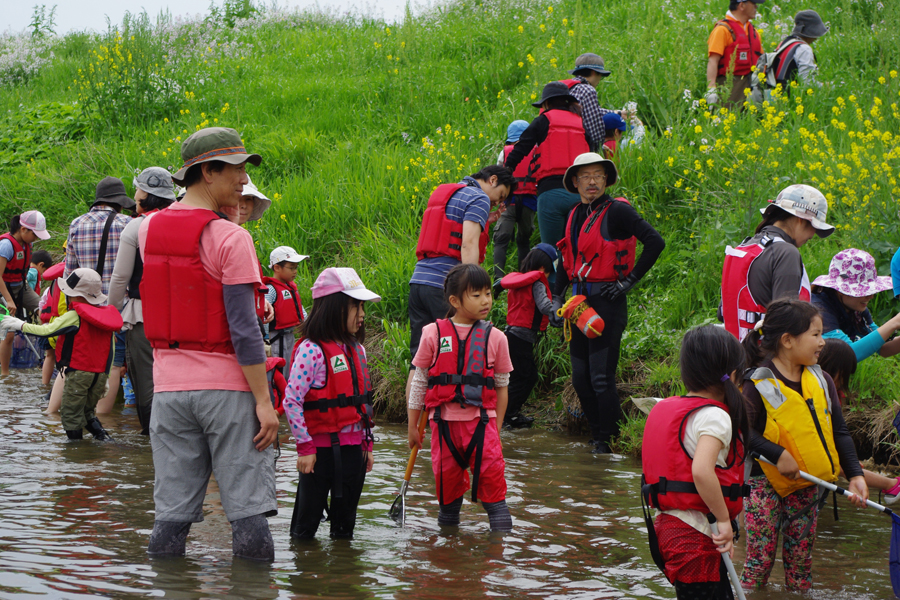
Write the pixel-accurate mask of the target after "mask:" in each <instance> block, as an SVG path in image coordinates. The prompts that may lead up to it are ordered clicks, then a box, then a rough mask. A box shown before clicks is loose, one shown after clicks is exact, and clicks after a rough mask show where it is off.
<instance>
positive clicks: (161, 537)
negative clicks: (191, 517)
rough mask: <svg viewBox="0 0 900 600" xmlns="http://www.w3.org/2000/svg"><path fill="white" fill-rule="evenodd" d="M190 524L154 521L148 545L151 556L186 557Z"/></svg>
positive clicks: (148, 552)
mask: <svg viewBox="0 0 900 600" xmlns="http://www.w3.org/2000/svg"><path fill="white" fill-rule="evenodd" d="M190 530H191V524H190V523H183V522H178V521H154V522H153V533H151V534H150V542H149V543H148V544H147V554H149V555H150V556H184V549H185V545H186V543H187V534H188V532H189V531H190Z"/></svg>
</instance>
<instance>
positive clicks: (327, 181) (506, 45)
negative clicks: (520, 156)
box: [0, 0, 900, 449]
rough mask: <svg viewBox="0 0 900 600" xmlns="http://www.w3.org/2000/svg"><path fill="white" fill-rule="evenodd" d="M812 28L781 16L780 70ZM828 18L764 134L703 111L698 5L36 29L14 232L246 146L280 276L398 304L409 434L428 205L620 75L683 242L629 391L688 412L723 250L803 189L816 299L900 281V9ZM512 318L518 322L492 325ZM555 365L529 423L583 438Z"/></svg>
mask: <svg viewBox="0 0 900 600" xmlns="http://www.w3.org/2000/svg"><path fill="white" fill-rule="evenodd" d="M722 4H723V5H724V4H725V3H724V2H723V3H722ZM802 8H807V6H806V5H801V3H800V2H798V1H797V0H780V1H776V2H774V3H766V4H765V5H762V11H761V15H760V18H759V19H758V21H759V23H758V25H759V26H760V28H761V29H762V30H763V39H764V42H765V44H766V46H767V47H768V46H772V45H774V44H775V43H776V42H777V41H778V40H779V39H780V38H781V37H782V36H783V35H784V34H785V33H786V32H787V31H788V30H789V29H790V21H791V17H792V15H793V13H794V12H796V11H797V10H799V9H802ZM817 9H818V10H819V11H820V13H821V14H822V16H823V18H824V20H825V21H826V22H829V23H830V25H831V28H832V29H831V32H830V33H829V34H827V35H826V36H825V37H824V38H823V39H821V40H820V41H819V42H817V43H816V46H815V50H816V54H817V57H818V60H819V63H820V65H821V79H822V81H824V82H825V85H824V86H823V87H821V88H813V89H796V90H793V92H792V94H791V96H790V98H783V99H779V100H776V101H775V102H774V104H773V105H772V106H769V107H767V108H765V109H763V110H757V111H755V112H750V113H745V114H741V115H734V114H727V113H722V112H720V113H711V112H710V111H708V110H707V109H706V107H705V106H704V104H703V103H702V102H699V103H698V102H696V101H695V100H694V99H696V98H700V97H702V92H703V88H704V87H705V84H704V81H703V73H704V64H705V40H706V36H707V34H708V31H709V29H710V27H711V26H712V24H713V23H714V22H715V20H716V19H717V18H721V14H720V10H721V11H722V12H724V6H723V7H719V6H718V5H716V6H713V8H710V7H709V6H708V4H707V3H706V2H701V1H700V0H686V1H685V2H681V3H679V4H678V6H675V5H673V3H671V2H669V0H648V1H647V2H644V3H638V4H635V3H633V2H627V1H626V0H609V1H606V2H603V3H593V2H588V1H586V0H565V1H562V2H552V3H551V2H535V1H530V0H497V1H490V2H473V1H471V0H462V1H457V2H452V3H450V4H447V5H445V6H443V7H441V8H436V9H433V10H431V11H429V12H427V13H425V14H422V15H418V16H415V17H413V16H407V18H406V19H404V20H403V22H402V23H397V24H386V23H384V22H382V21H381V20H379V19H375V18H370V17H363V16H347V15H337V14H332V15H328V14H321V13H293V12H285V11H276V10H268V11H262V12H260V11H256V10H253V9H252V7H251V6H250V5H248V4H246V3H245V2H241V1H230V2H227V3H226V7H225V8H224V9H222V10H220V11H219V12H218V13H217V14H215V15H210V16H209V17H208V18H207V19H205V20H198V21H191V22H184V21H178V20H173V19H169V18H160V19H155V18H151V17H148V16H146V15H136V16H133V17H129V18H127V19H126V20H125V22H124V23H123V24H120V25H118V26H117V27H116V28H114V29H112V30H110V31H109V32H108V33H106V34H102V35H89V34H78V33H76V34H69V35H67V36H65V37H54V36H52V35H48V34H47V33H46V31H41V30H40V27H37V28H36V35H34V36H33V35H32V33H31V32H27V33H26V34H24V35H19V36H9V35H7V36H5V37H3V38H2V39H0V82H2V84H0V209H2V210H0V215H2V216H3V218H4V219H5V218H8V217H10V216H11V215H13V214H15V213H16V212H20V211H21V210H26V209H28V208H32V207H38V208H40V209H41V210H42V211H43V212H44V213H45V214H46V215H47V217H48V219H49V221H50V227H51V229H52V230H53V231H54V234H55V235H54V238H53V240H51V242H48V244H49V245H51V246H53V247H59V246H61V243H62V240H63V239H64V237H65V232H66V224H67V222H68V221H69V220H70V219H71V218H72V217H74V216H75V215H77V214H79V213H80V212H82V211H84V210H85V209H86V207H87V206H88V205H89V203H90V200H91V199H92V198H93V191H94V186H95V184H96V182H97V181H98V180H99V179H100V178H102V177H103V176H104V175H107V174H109V175H115V176H117V177H121V178H123V179H124V180H125V182H126V186H128V187H129V189H130V187H131V186H130V182H131V177H132V173H133V172H134V171H135V170H139V169H142V168H144V167H146V166H149V165H162V166H169V167H174V168H176V169H177V167H178V166H179V165H180V157H179V146H180V142H181V141H182V140H183V139H184V138H185V137H186V136H187V135H189V134H190V133H191V132H193V131H195V130H196V129H197V128H200V127H205V126H213V125H225V126H230V127H235V128H237V129H238V130H239V131H240V132H241V133H242V135H243V137H244V141H245V143H246V144H247V146H248V147H249V148H251V149H252V150H253V151H255V152H259V153H260V154H262V155H263V157H264V162H263V164H262V166H261V167H259V168H257V169H253V170H252V171H251V177H253V179H254V181H255V183H257V184H258V185H259V186H260V188H261V189H262V190H263V191H265V192H266V193H267V194H268V195H269V196H270V197H272V198H273V199H274V203H273V206H272V208H271V209H270V210H269V211H268V213H267V215H266V217H265V219H264V220H263V221H262V222H260V223H259V224H256V225H253V226H252V227H251V228H250V231H251V232H252V233H253V235H254V238H255V239H256V240H257V243H258V245H259V252H260V255H261V256H263V257H267V256H268V253H269V251H270V250H271V249H272V248H273V247H275V246H277V245H280V244H291V245H294V246H295V247H296V248H297V249H298V250H299V251H301V252H303V253H305V254H310V255H311V256H312V257H311V258H310V260H308V261H307V262H305V263H303V265H302V266H301V270H300V275H299V282H298V283H299V284H300V287H301V290H304V289H306V288H308V286H309V285H310V284H311V283H312V281H313V279H314V277H315V274H316V273H318V272H319V270H321V269H322V268H324V267H326V266H330V265H346V266H352V267H354V268H356V269H357V270H358V271H359V272H360V274H361V275H362V276H363V278H364V280H365V281H366V283H367V285H369V287H371V288H372V289H374V290H376V291H378V292H379V293H381V294H382V295H383V297H384V301H383V302H382V303H380V304H378V305H375V306H373V307H371V310H370V315H371V321H372V326H371V329H372V330H373V331H374V332H377V335H375V336H373V339H372V343H370V344H369V349H370V352H371V353H372V354H373V355H374V357H375V361H374V362H375V373H376V379H377V383H378V386H379V390H380V392H381V394H380V396H379V397H380V402H381V411H382V413H383V414H385V415H386V416H389V417H393V416H400V415H402V413H403V408H402V398H401V397H402V382H403V381H404V378H405V366H404V365H405V363H406V361H408V359H409V356H408V350H407V347H406V343H407V339H408V325H407V323H406V295H407V290H408V288H407V282H408V279H409V276H410V274H411V272H412V269H413V266H414V263H415V256H414V252H413V248H414V245H415V239H416V235H417V231H418V226H419V223H420V218H421V213H422V210H423V209H424V206H425V203H426V201H427V198H428V195H429V193H430V191H431V190H432V189H433V188H434V187H435V186H436V185H437V184H439V183H441V182H444V181H456V180H458V179H459V178H460V177H461V176H462V175H464V174H468V173H471V172H473V171H475V170H477V169H478V168H479V167H480V166H481V165H484V164H487V163H489V162H492V161H493V160H495V157H496V155H497V152H498V151H499V149H500V147H501V145H502V141H503V139H504V133H505V128H506V125H507V124H508V123H509V122H510V121H512V120H513V119H516V118H524V119H526V120H530V119H531V118H533V116H534V115H535V112H536V111H535V110H534V109H533V108H531V106H530V103H531V102H532V101H533V99H534V98H535V97H536V96H537V95H539V94H540V89H541V87H542V86H543V84H544V83H546V82H547V81H549V80H552V79H560V78H563V77H564V76H566V72H565V69H568V68H570V65H571V63H573V61H574V58H575V57H576V56H577V55H578V54H580V53H581V52H583V51H588V50H590V51H596V52H599V53H600V54H601V55H603V57H604V58H605V59H606V61H607V66H608V67H609V68H610V69H611V70H612V71H613V75H612V76H611V77H610V78H608V79H607V80H605V81H604V82H603V83H602V84H601V85H600V88H599V93H600V97H601V101H602V103H603V104H604V105H605V106H608V107H612V108H621V107H623V106H625V104H626V103H628V102H636V103H637V106H638V111H639V115H640V117H641V118H642V119H643V121H644V123H645V124H646V125H647V126H648V139H647V140H646V142H645V143H644V145H643V146H641V147H640V148H636V149H633V150H631V151H630V152H628V153H623V154H622V155H621V156H620V158H619V159H618V160H619V167H620V170H621V173H622V177H621V183H619V184H618V186H617V187H616V188H615V190H614V191H615V192H616V193H617V194H621V195H625V196H627V197H629V198H630V199H631V200H632V202H633V203H634V204H635V206H636V207H637V208H638V210H640V211H641V212H642V213H643V215H644V216H645V218H647V220H649V221H650V222H651V223H653V224H654V225H655V226H656V227H657V228H658V229H659V230H660V231H661V233H662V234H663V235H664V237H665V238H666V242H667V249H666V251H665V253H664V254H663V256H662V257H661V258H660V260H659V262H658V263H657V265H656V266H655V267H654V269H653V270H652V271H651V272H650V274H649V275H648V276H647V277H646V278H645V280H644V281H643V282H642V283H641V285H640V286H639V287H638V288H637V289H636V290H634V292H633V293H632V298H631V301H630V307H631V317H632V318H631V320H630V324H629V329H628V331H627V332H626V335H625V338H624V341H623V357H622V361H621V364H620V379H621V381H623V384H622V386H621V388H620V391H621V392H622V394H623V397H624V396H630V395H634V396H645V395H665V394H668V393H671V392H673V391H675V390H676V389H677V387H678V384H677V381H678V372H677V366H676V365H677V360H676V356H675V354H676V352H677V347H678V343H679V341H680V338H681V334H682V332H683V331H684V330H685V329H686V328H687V327H690V326H692V325H696V324H699V323H705V322H711V321H713V320H714V315H715V306H716V305H717V303H718V285H719V277H720V273H721V264H722V256H723V250H724V246H725V244H727V243H735V242H738V241H740V239H741V238H742V237H743V236H745V235H747V234H748V233H749V232H750V231H751V230H752V228H753V227H754V226H755V224H756V223H757V222H758V219H759V217H758V214H757V213H756V209H757V208H759V207H760V206H762V205H763V204H764V202H765V200H766V199H769V198H772V197H774V195H775V194H776V193H777V191H778V190H779V189H781V188H782V187H784V186H786V185H788V184H789V183H809V184H811V185H815V186H817V187H819V188H820V189H821V190H822V191H823V192H824V193H826V194H827V196H828V198H829V201H830V203H831V210H830V212H829V216H828V220H829V222H833V223H835V224H837V225H838V231H837V232H836V233H835V234H834V235H832V236H831V237H830V238H828V239H827V240H824V241H822V240H814V241H813V242H811V243H810V244H809V245H807V246H806V247H804V248H803V255H804V260H805V262H806V264H807V268H808V269H809V272H810V275H811V276H812V277H815V276H816V275H819V274H821V273H823V272H825V270H826V269H827V266H828V262H829V260H830V258H831V256H833V254H834V253H835V252H836V251H838V250H840V249H841V248H845V247H850V246H856V247H860V248H865V249H867V250H868V251H869V252H871V253H872V254H873V255H875V257H876V260H877V262H878V265H879V268H880V269H881V271H882V272H883V273H887V267H888V261H889V259H890V256H891V253H892V252H893V250H895V249H896V247H897V245H898V243H900V228H898V218H897V217H898V205H897V198H898V197H900V184H898V182H897V167H898V159H900V138H898V137H897V136H896V135H895V133H894V132H897V131H898V129H900V109H898V102H900V95H898V94H900V78H898V74H897V71H896V70H894V69H896V68H897V67H896V65H897V63H898V50H897V48H900V34H898V33H897V30H896V29H895V28H894V29H892V28H891V27H889V26H888V24H889V23H896V22H898V21H900V6H898V5H897V3H880V2H873V1H868V0H822V1H821V2H819V3H818V5H817ZM44 24H45V25H47V23H46V22H45V23H44ZM64 25H65V24H60V26H61V27H64ZM45 29H46V28H45ZM489 260H490V259H489ZM486 266H489V265H486ZM305 296H306V300H307V301H309V297H308V293H305ZM504 309H505V300H502V299H501V301H499V302H497V303H496V305H495V310H494V312H493V314H492V318H493V320H494V322H495V323H498V324H502V323H503V313H504ZM872 309H873V313H874V314H875V317H876V321H878V322H881V321H882V320H884V319H885V318H886V317H888V316H889V315H891V314H893V312H895V311H896V310H897V309H898V306H897V304H896V303H895V302H893V301H892V300H890V299H889V298H888V294H887V293H885V294H882V295H881V296H880V297H879V298H877V299H876V301H874V302H873V303H872ZM538 352H539V354H540V360H539V366H540V369H541V373H542V380H541V383H540V387H539V390H538V395H537V397H538V398H540V399H541V400H532V403H533V404H534V405H535V406H537V405H540V406H541V414H542V415H544V416H545V417H546V419H548V420H553V421H560V420H564V419H561V418H560V415H563V414H565V412H566V411H565V410H564V408H565V406H566V405H567V404H568V401H567V400H566V398H571V390H568V392H566V389H565V382H566V379H567V375H568V362H567V358H568V357H567V353H566V351H565V346H564V344H563V342H562V340H561V338H560V335H559V334H558V333H556V332H554V333H552V334H551V335H548V336H547V337H546V338H545V339H544V340H543V341H542V342H541V343H540V344H539V346H538ZM896 372H897V369H896V368H895V362H894V360H893V359H882V358H880V357H874V358H871V359H869V360H867V361H866V362H865V363H864V364H862V365H861V366H860V369H859V371H858V373H857V375H856V376H855V378H854V380H853V382H852V385H853V390H854V393H855V396H856V399H855V400H854V403H853V405H852V407H851V410H854V411H855V410H857V407H859V409H860V410H872V411H879V410H883V409H885V408H886V407H888V406H889V405H890V404H891V403H892V402H893V399H894V398H896V397H897V395H898V392H900V381H898V378H897V375H896ZM632 430H634V431H637V432H638V433H639V431H640V426H639V423H637V422H636V423H635V424H633V425H632V426H630V427H629V428H628V431H632ZM886 439H888V440H890V441H891V442H896V438H895V437H893V436H892V435H891V436H888V437H887V438H886ZM630 443H631V442H629V440H628V439H623V440H622V447H623V448H624V449H627V448H628V446H629V444H630Z"/></svg>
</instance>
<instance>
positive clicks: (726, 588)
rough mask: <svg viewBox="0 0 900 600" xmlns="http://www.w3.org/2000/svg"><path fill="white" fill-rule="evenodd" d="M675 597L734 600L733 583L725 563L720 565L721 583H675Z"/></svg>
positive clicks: (681, 599)
mask: <svg viewBox="0 0 900 600" xmlns="http://www.w3.org/2000/svg"><path fill="white" fill-rule="evenodd" d="M675 597H676V598H678V600H734V592H733V591H732V590H731V582H730V581H729V580H728V571H727V570H726V569H725V563H724V562H721V563H719V581H710V582H703V583H684V582H681V581H676V582H675Z"/></svg>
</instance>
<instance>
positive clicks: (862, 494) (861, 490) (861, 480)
mask: <svg viewBox="0 0 900 600" xmlns="http://www.w3.org/2000/svg"><path fill="white" fill-rule="evenodd" d="M847 491H848V492H851V493H852V494H853V496H852V497H851V498H850V502H851V503H852V504H853V506H856V507H857V508H865V507H866V500H868V499H869V486H868V485H866V479H865V477H854V478H853V479H851V480H850V485H848V486H847Z"/></svg>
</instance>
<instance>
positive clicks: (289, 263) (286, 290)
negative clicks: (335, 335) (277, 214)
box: [263, 246, 309, 379]
mask: <svg viewBox="0 0 900 600" xmlns="http://www.w3.org/2000/svg"><path fill="white" fill-rule="evenodd" d="M307 258H309V256H306V255H304V254H299V253H298V252H297V251H296V250H294V249H293V248H291V247H290V246H278V247H277V248H275V249H274V250H272V252H271V254H269V268H270V269H272V277H263V283H264V284H265V285H266V301H267V302H268V303H269V304H271V305H272V307H273V309H274V311H275V318H274V319H273V320H272V322H271V323H269V344H271V346H272V357H273V358H282V359H284V361H285V367H284V377H285V379H287V378H288V376H289V373H290V370H291V365H290V362H291V349H292V348H293V347H294V341H295V338H294V330H295V329H296V328H297V327H298V326H299V325H300V324H301V323H303V321H304V320H305V319H306V310H305V309H304V308H303V300H302V299H301V298H300V292H299V291H298V290H297V284H296V283H294V279H295V278H296V277H297V265H299V264H300V263H301V262H302V261H304V260H306V259H307Z"/></svg>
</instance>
